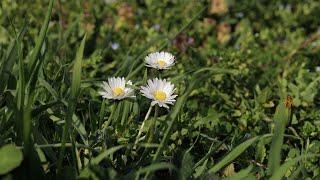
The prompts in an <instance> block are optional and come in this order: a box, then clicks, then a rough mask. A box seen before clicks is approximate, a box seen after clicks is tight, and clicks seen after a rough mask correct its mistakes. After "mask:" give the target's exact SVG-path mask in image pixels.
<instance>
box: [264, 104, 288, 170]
mask: <svg viewBox="0 0 320 180" xmlns="http://www.w3.org/2000/svg"><path fill="white" fill-rule="evenodd" d="M288 118H289V110H288V109H287V108H286V106H285V104H284V103H280V104H279V105H278V106H277V109H276V113H275V115H274V123H275V129H274V133H273V137H272V143H271V147H270V151H269V152H270V153H269V158H268V174H269V175H271V174H273V173H274V172H275V171H276V170H277V169H278V168H279V166H280V161H281V148H282V144H283V136H284V131H285V127H286V124H287V121H288Z"/></svg>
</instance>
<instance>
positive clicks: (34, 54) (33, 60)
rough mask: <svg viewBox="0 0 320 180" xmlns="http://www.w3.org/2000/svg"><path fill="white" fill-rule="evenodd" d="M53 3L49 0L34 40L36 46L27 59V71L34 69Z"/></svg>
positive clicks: (52, 0)
mask: <svg viewBox="0 0 320 180" xmlns="http://www.w3.org/2000/svg"><path fill="white" fill-rule="evenodd" d="M53 4H54V0H50V2H49V7H48V11H47V14H46V17H45V20H44V24H43V25H42V27H41V30H40V34H39V37H38V38H37V40H36V46H35V48H34V49H33V51H32V54H31V57H30V61H29V64H28V70H29V72H32V71H33V70H34V68H35V66H36V63H37V61H36V60H37V59H38V57H39V54H40V50H41V47H42V45H43V43H44V39H45V37H46V34H47V30H48V26H49V21H50V17H51V13H52V8H53Z"/></svg>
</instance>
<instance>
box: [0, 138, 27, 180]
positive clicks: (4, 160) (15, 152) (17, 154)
mask: <svg viewBox="0 0 320 180" xmlns="http://www.w3.org/2000/svg"><path fill="white" fill-rule="evenodd" d="M0 159H1V160H0V175H3V174H7V173H8V172H10V171H11V170H13V169H15V168H16V167H18V166H20V164H21V162H22V159H23V156H22V152H21V150H19V149H17V147H15V146H14V145H11V144H8V145H5V146H3V147H2V148H1V149H0Z"/></svg>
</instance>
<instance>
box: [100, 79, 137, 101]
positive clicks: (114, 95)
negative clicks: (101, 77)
mask: <svg viewBox="0 0 320 180" xmlns="http://www.w3.org/2000/svg"><path fill="white" fill-rule="evenodd" d="M126 84H128V85H132V82H131V81H127V82H126V80H125V79H124V77H117V78H116V77H112V78H108V82H105V81H104V82H102V85H101V87H102V89H103V90H102V91H100V92H99V94H100V95H101V96H102V97H103V98H107V99H116V100H121V99H124V98H130V97H135V96H134V91H133V89H131V88H128V87H126Z"/></svg>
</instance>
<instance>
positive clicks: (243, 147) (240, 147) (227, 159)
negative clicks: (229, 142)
mask: <svg viewBox="0 0 320 180" xmlns="http://www.w3.org/2000/svg"><path fill="white" fill-rule="evenodd" d="M258 139H259V136H258V137H254V138H251V139H249V140H247V141H245V142H243V143H241V144H240V145H238V146H237V147H236V148H234V149H233V150H232V151H231V152H230V153H229V154H228V155H226V156H225V157H224V158H223V159H222V160H221V161H220V162H219V163H218V164H216V165H215V166H213V167H212V168H211V169H209V171H208V173H216V172H218V171H219V170H220V169H221V168H223V167H224V166H226V165H228V164H229V163H230V162H231V161H233V160H234V159H236V158H237V157H238V156H239V155H240V154H242V153H243V152H244V151H245V150H246V149H247V148H248V147H249V146H251V144H253V143H254V142H256V141H257V140H258Z"/></svg>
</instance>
